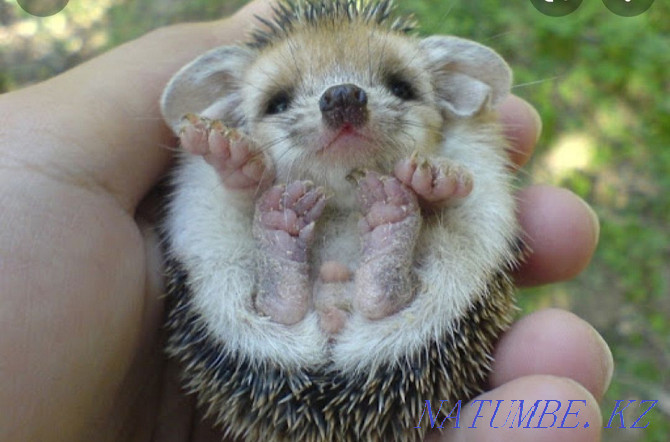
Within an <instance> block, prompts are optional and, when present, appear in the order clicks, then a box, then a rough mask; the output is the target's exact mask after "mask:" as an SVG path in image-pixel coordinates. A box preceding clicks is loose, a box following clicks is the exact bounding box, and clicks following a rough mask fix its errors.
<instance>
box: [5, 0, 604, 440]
mask: <svg viewBox="0 0 670 442" xmlns="http://www.w3.org/2000/svg"><path fill="white" fill-rule="evenodd" d="M263 13H267V3H266V2H264V1H256V2H253V3H251V4H249V5H248V6H247V7H246V8H244V9H243V10H242V11H240V12H239V13H238V14H237V15H236V16H235V17H233V18H230V19H225V20H223V21H221V22H217V23H207V24H197V25H180V26H174V27H170V28H165V29H162V30H159V31H156V32H153V33H150V34H148V35H146V36H145V37H143V38H141V39H138V40H136V41H134V42H131V43H129V44H126V45H124V46H121V47H119V48H117V49H115V50H113V51H111V52H109V53H107V54H105V55H103V56H101V57H98V58H96V59H94V60H92V61H90V62H88V63H85V64H83V65H81V66H80V67H78V68H76V69H73V70H71V71H69V72H67V73H65V74H63V75H61V76H58V77H56V78H53V79H52V80H49V81H47V82H44V83H41V84H38V85H36V86H32V87H30V88H26V89H23V90H20V91H17V92H14V93H11V94H6V95H4V96H2V97H0V121H2V122H3V124H2V129H0V140H1V142H0V206H1V207H2V208H3V210H2V212H1V213H0V225H2V226H3V228H2V230H1V231H0V250H1V251H2V255H0V305H1V306H2V308H1V309H0V370H1V374H2V376H0V379H1V381H0V382H1V383H2V387H1V388H0V409H2V410H3V413H1V414H0V440H16V441H21V440H40V441H50V440H54V441H55V440H58V441H60V440H73V441H74V440H82V439H86V440H88V439H92V438H94V439H95V440H103V441H104V440H138V441H139V440H150V439H152V440H157V441H162V440H170V441H173V440H174V441H178V440H184V441H185V440H191V441H204V440H217V438H218V440H220V436H219V435H217V434H216V433H215V432H213V431H212V430H211V429H209V427H208V424H207V422H205V423H204V424H203V423H200V419H199V417H198V416H197V412H195V411H194V402H193V400H192V399H191V398H187V397H185V396H184V395H183V393H182V392H181V391H180V389H179V387H178V385H177V383H176V378H175V376H174V373H175V371H174V367H173V365H172V363H171V362H168V363H166V362H165V361H164V357H163V355H162V350H161V349H162V340H161V335H160V330H161V321H162V298H161V294H162V286H161V276H160V257H159V254H158V251H157V247H156V239H155V236H154V235H153V234H152V230H151V229H150V228H148V227H147V225H148V223H147V221H146V215H147V213H150V210H148V209H147V208H148V206H149V204H148V203H147V201H146V197H147V194H148V193H149V192H150V190H151V189H152V187H154V185H155V184H156V182H157V181H158V179H159V178H160V177H161V175H162V174H164V172H165V171H166V169H167V168H168V166H169V163H170V157H171V155H170V150H169V149H168V148H166V146H171V145H172V144H173V136H172V135H171V133H170V132H169V130H168V129H167V128H166V127H165V126H164V124H163V122H162V119H161V117H160V113H159V110H158V97H159V95H160V93H161V91H162V89H163V87H164V85H165V83H166V82H167V80H168V78H169V77H170V76H171V75H172V74H173V73H174V72H175V71H176V70H177V69H178V68H179V67H181V66H182V65H183V64H185V63H186V62H187V61H189V60H190V59H192V58H194V57H195V56H197V55H199V54H201V53H202V52H204V51H205V50H207V49H209V48H211V47H214V46H218V45H221V44H227V43H230V42H233V41H235V40H236V39H237V38H239V37H240V36H242V35H244V30H245V29H246V27H247V26H248V25H249V23H250V22H251V21H253V18H252V17H253V14H263ZM501 114H502V118H503V120H504V122H505V124H506V127H507V128H508V135H509V136H510V138H513V140H514V146H515V150H514V152H513V153H512V157H513V159H514V161H515V162H516V163H517V164H519V165H521V164H523V163H524V162H525V161H526V159H527V158H528V156H529V155H530V153H531V151H532V149H533V145H534V144H535V139H536V134H537V132H538V131H539V125H538V123H537V122H536V120H535V119H534V117H533V116H532V113H531V111H530V110H529V108H528V107H527V105H526V104H523V103H522V102H521V101H520V100H519V99H517V98H510V99H509V100H508V101H507V102H506V103H505V105H504V106H503V108H502V109H501ZM519 198H520V209H519V213H520V215H519V216H520V219H521V222H522V225H523V227H524V229H525V231H526V232H527V233H528V236H529V242H530V245H531V247H532V248H533V250H534V253H533V255H531V257H530V258H529V260H528V262H527V263H526V264H525V266H524V268H523V269H522V270H521V271H520V272H519V274H518V281H519V282H520V283H521V284H540V283H546V282H552V281H557V280H562V279H567V278H570V277H572V276H574V275H575V274H577V273H578V272H579V271H581V270H582V269H583V267H584V266H585V265H586V264H587V262H588V260H589V259H590V256H591V254H592V252H593V250H594V248H595V244H596V241H597V221H596V220H595V219H594V218H593V217H592V215H591V213H590V212H589V210H588V209H587V208H586V206H585V205H584V204H582V203H581V202H580V200H578V199H577V198H576V197H575V196H574V195H572V194H571V193H569V192H567V191H565V190H559V189H555V188H551V187H531V188H528V189H525V190H522V191H520V193H519ZM568 238H569V241H567V240H566V239H568ZM519 353H521V355H522V356H523V358H522V357H521V356H520V355H519ZM611 365H612V362H611V356H610V355H609V352H608V350H607V349H606V346H605V344H604V342H603V341H602V339H601V338H600V337H599V336H598V335H597V333H596V332H595V331H594V330H593V329H592V328H591V327H590V326H589V325H588V324H586V323H585V322H583V321H581V320H579V319H578V318H576V317H574V316H573V315H571V314H569V313H565V312H560V311H546V312H539V313H535V314H532V315H529V316H528V317H526V318H524V319H522V320H520V321H519V322H518V323H516V324H515V325H514V326H513V328H512V329H511V330H510V332H509V333H507V334H506V335H505V336H504V337H503V339H502V340H501V342H500V345H499V346H498V349H497V351H496V363H495V367H494V374H493V376H492V381H491V383H492V387H493V388H494V389H493V390H492V391H490V392H488V393H486V396H487V397H500V398H507V399H510V398H511V399H519V398H529V399H530V398H531V397H536V398H542V399H547V398H551V399H559V400H560V399H562V398H571V399H585V400H587V401H588V404H589V406H588V407H586V408H584V409H583V410H582V414H580V420H583V421H585V420H588V421H589V422H591V427H590V428H589V429H587V430H583V429H581V430H580V431H579V432H577V431H576V430H575V431H572V430H559V431H558V432H557V433H552V430H537V431H532V430H528V429H519V430H514V431H509V432H507V431H505V430H501V429H490V428H486V427H487V425H484V426H483V427H482V429H481V430H480V432H473V431H459V432H454V433H453V434H452V433H450V432H446V433H445V434H444V435H443V436H442V437H445V438H449V437H455V438H456V439H451V440H467V437H473V436H474V437H476V438H477V440H485V439H484V435H483V434H482V432H489V433H490V436H486V437H489V438H495V440H503V439H502V438H507V437H508V433H509V437H510V438H512V437H513V438H514V439H515V440H524V438H526V439H528V440H554V439H556V440H566V438H569V439H571V440H597V439H598V430H597V429H598V426H599V419H600V416H599V412H598V408H597V405H596V404H595V399H598V398H600V397H601V395H602V393H603V391H604V390H605V389H606V386H607V384H608V382H609V377H610V375H611ZM481 422H488V421H486V420H485V419H482V420H481ZM503 431H505V432H504V433H502V432H503ZM538 433H539V434H538ZM552 434H553V435H552ZM459 437H460V438H462V439H458V438H459ZM551 437H553V439H551Z"/></svg>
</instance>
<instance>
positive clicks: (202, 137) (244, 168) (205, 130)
mask: <svg viewBox="0 0 670 442" xmlns="http://www.w3.org/2000/svg"><path fill="white" fill-rule="evenodd" d="M179 139H180V141H181V146H182V147H183V148H184V150H186V151H187V152H189V153H191V154H194V155H201V156H202V157H203V158H204V159H205V161H207V162H208V163H209V164H211V165H212V167H214V169H216V171H217V172H218V173H219V176H220V177H221V180H222V181H223V183H224V184H225V185H226V187H228V188H230V189H249V188H253V189H255V188H258V187H261V188H263V187H265V185H267V184H269V183H270V182H272V179H273V178H274V172H273V171H272V167H271V164H270V162H269V160H268V159H267V158H266V157H265V155H263V154H261V153H254V152H253V149H252V143H251V141H250V140H249V139H248V138H246V137H245V136H244V135H242V133H240V132H239V131H238V130H236V129H230V128H227V127H226V126H225V125H224V124H223V123H222V122H221V121H218V120H214V121H212V120H209V119H207V118H204V117H199V116H197V115H194V114H187V115H186V116H185V117H184V119H183V126H182V129H181V130H180V131H179Z"/></svg>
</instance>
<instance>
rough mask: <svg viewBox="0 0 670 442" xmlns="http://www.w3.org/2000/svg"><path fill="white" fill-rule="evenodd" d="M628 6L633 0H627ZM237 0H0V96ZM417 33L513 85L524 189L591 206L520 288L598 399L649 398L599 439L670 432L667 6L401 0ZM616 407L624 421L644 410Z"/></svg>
mask: <svg viewBox="0 0 670 442" xmlns="http://www.w3.org/2000/svg"><path fill="white" fill-rule="evenodd" d="M633 1H634V0H633ZM242 3H244V1H242V0H225V1H224V0H190V1H186V0H181V1H180V0H95V1H94V0H79V1H78V0H71V1H70V3H69V5H68V6H67V8H66V9H65V10H63V11H62V12H60V13H58V14H56V15H54V16H52V17H47V18H36V17H32V16H30V15H28V14H26V13H25V12H23V11H22V10H21V9H20V8H19V7H18V6H17V4H16V1H15V0H0V91H2V92H4V91H9V90H12V89H15V88H19V87H23V86H25V85H29V84H31V83H34V82H37V81H40V80H43V79H46V78H48V77H50V76H53V75H54V74H57V73H59V72H62V71H64V70H66V69H68V68H70V67H72V66H74V65H76V64H78V63H81V62H82V61H84V60H86V59H88V58H90V57H92V56H94V55H96V54H98V53H100V52H102V51H105V50H107V49H109V48H111V47H113V46H116V45H119V44H121V43H123V42H124V41H127V40H129V39H132V38H135V37H137V36H139V35H141V34H143V33H145V32H147V31H148V30H150V29H153V28H156V27H158V26H161V25H165V24H169V23H175V22H182V21H189V20H202V19H213V18H217V17H221V16H223V15H225V14H229V13H231V12H232V11H234V10H235V9H236V8H237V7H238V6H239V5H240V4H242ZM398 3H399V8H400V9H401V10H402V11H408V12H413V13H414V14H415V15H416V16H417V18H418V19H419V21H420V23H421V29H420V30H421V33H424V34H432V33H441V34H454V35H459V36H463V37H468V38H472V39H474V40H477V41H480V42H482V43H484V44H486V45H489V46H491V47H493V48H495V49H496V50H497V51H499V52H500V53H501V54H502V55H503V56H504V57H505V58H506V59H507V60H508V61H509V63H510V65H512V67H513V69H514V71H515V87H514V92H515V93H516V94H518V95H520V96H522V97H523V98H525V99H526V100H528V101H530V102H531V103H533V104H534V105H535V106H536V108H537V109H538V111H539V112H540V115H541V116H542V120H543V123H544V131H543V134H542V138H541V139H540V141H539V145H538V150H537V153H536V155H535V156H534V158H533V160H532V161H531V163H530V164H529V165H528V166H527V167H526V168H525V169H524V171H523V172H522V173H521V176H520V181H521V183H522V184H524V183H528V182H534V183H549V184H555V185H561V186H565V187H568V188H569V189H571V190H572V191H574V192H576V193H577V194H579V195H580V196H581V197H583V198H584V199H585V200H586V201H588V202H589V203H590V204H591V205H592V206H593V207H594V208H595V210H596V212H597V213H598V215H599V217H600V220H601V224H602V229H601V239H600V245H599V247H598V250H597V252H596V255H595V257H594V259H593V262H592V263H591V266H590V267H589V269H588V270H587V271H586V272H584V273H583V274H582V275H580V276H579V277H578V278H576V279H575V280H573V281H570V282H566V283H562V284H555V285H551V286H547V287H541V288H536V289H532V290H525V291H523V292H522V293H521V296H520V301H521V305H522V307H523V309H524V311H532V310H534V309H539V308H545V307H550V306H556V307H561V308H566V309H569V310H571V311H573V312H575V313H576V314H578V315H579V316H581V317H583V318H585V319H586V320H588V321H589V322H591V323H592V324H593V325H594V326H595V327H596V328H597V329H598V331H599V332H600V333H601V334H602V335H603V336H604V338H605V340H606V341H607V342H608V343H609V344H610V346H611V348H612V352H613V354H614V359H615V362H616V370H615V374H614V380H613V382H612V387H611V389H610V391H609V393H608V394H607V396H606V398H605V399H604V400H603V402H602V407H603V417H604V419H605V423H607V421H608V420H609V416H610V413H611V412H612V409H613V408H614V404H615V401H616V400H617V399H636V400H638V401H639V400H643V399H655V400H658V401H659V402H658V405H657V406H656V407H655V408H654V409H653V410H652V411H651V412H650V413H649V414H648V415H647V416H645V418H644V419H643V420H642V421H641V422H640V423H639V425H640V426H644V425H645V424H647V423H648V427H647V428H646V429H644V430H636V429H627V430H621V429H615V428H618V426H619V420H618V418H616V419H615V420H614V421H613V427H614V428H613V429H610V430H607V429H605V430H603V440H605V441H615V442H616V441H659V442H661V441H663V442H665V441H668V440H670V299H669V297H668V295H669V294H670V233H668V230H669V229H668V218H669V215H668V214H669V213H670V146H669V144H670V98H669V97H670V3H669V2H667V1H664V0H656V2H655V3H654V5H653V6H652V7H651V9H650V10H648V11H647V12H645V13H644V14H642V15H640V16H637V17H630V18H625V17H619V16H616V15H614V14H613V13H611V12H610V11H609V10H607V9H606V8H605V6H604V5H603V4H602V2H601V1H600V0H585V1H584V2H583V4H582V6H581V7H580V8H579V9H578V10H577V11H576V12H574V13H572V14H571V15H568V16H566V17H560V18H552V17H546V16H544V15H542V14H540V13H539V12H538V11H537V10H536V9H535V8H534V7H533V6H532V5H531V2H530V0H523V1H513V2H500V1H493V0H471V1H467V0H399V1H398ZM627 411H630V412H629V413H624V415H625V416H626V418H627V421H626V425H627V426H630V425H631V424H632V423H633V421H634V419H635V418H636V417H637V416H638V415H639V414H640V413H641V412H642V411H643V409H642V408H640V407H638V406H637V405H633V406H631V407H629V408H628V410H627Z"/></svg>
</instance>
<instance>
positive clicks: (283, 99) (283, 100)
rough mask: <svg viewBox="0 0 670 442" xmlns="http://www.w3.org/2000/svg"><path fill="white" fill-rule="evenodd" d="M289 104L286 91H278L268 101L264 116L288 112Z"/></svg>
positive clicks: (289, 99)
mask: <svg viewBox="0 0 670 442" xmlns="http://www.w3.org/2000/svg"><path fill="white" fill-rule="evenodd" d="M290 104H291V95H290V94H289V93H288V92H286V91H279V92H277V93H276V94H274V95H273V96H272V97H271V98H270V100H269V101H268V104H267V107H266V108H265V114H266V115H276V114H280V113H282V112H285V111H286V110H288V107H289V105H290Z"/></svg>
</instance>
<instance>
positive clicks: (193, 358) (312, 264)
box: [161, 0, 523, 442]
mask: <svg viewBox="0 0 670 442" xmlns="http://www.w3.org/2000/svg"><path fill="white" fill-rule="evenodd" d="M414 28H415V23H414V20H413V19H412V18H411V17H403V16H400V15H398V14H397V13H396V12H395V11H394V5H393V2H392V1H391V0H281V1H279V2H278V3H277V4H276V5H275V6H274V16H273V18H268V19H264V18H259V24H258V26H257V27H256V29H255V30H254V31H253V33H252V34H251V35H250V37H249V38H248V40H247V41H246V42H243V43H240V44H237V45H231V46H223V47H219V48H216V49H213V50H211V51H209V52H207V53H205V54H203V55H201V56H200V57H198V58H197V59H195V60H194V61H192V62H191V63H189V64H188V65H186V66H185V67H183V68H182V69H181V70H180V71H178V72H177V73H176V74H175V76H174V77H173V78H172V79H171V80H170V82H169V83H168V85H167V86H166V88H165V91H164V92H163V95H162V98H161V110H162V113H163V116H164V118H165V120H166V122H167V124H168V125H169V126H170V127H171V128H172V130H173V131H174V133H175V134H176V135H177V136H178V137H179V139H180V144H181V149H180V151H181V153H180V157H179V160H178V164H177V165H176V166H175V168H174V171H173V173H172V177H171V193H170V197H169V202H168V204H167V207H166V214H165V219H164V222H163V225H162V238H163V245H164V250H165V269H166V275H167V300H168V313H167V320H166V327H167V329H168V332H169V338H168V343H167V352H168V354H169V356H170V357H172V358H175V359H177V360H178V361H179V363H180V366H181V367H182V378H183V384H184V388H185V390H186V391H188V392H190V393H192V394H194V395H196V396H197V402H198V406H199V407H201V408H202V409H203V410H204V414H205V415H206V416H207V417H209V418H211V419H213V420H214V422H216V424H217V425H218V426H220V428H221V429H223V430H224V433H225V435H226V436H227V437H233V438H238V439H242V440H249V441H256V440H263V441H296V440H300V441H307V442H318V441H342V442H347V441H382V440H383V441H390V440H402V441H419V440H423V438H424V437H425V435H426V431H427V427H428V425H418V424H419V423H420V420H421V418H422V413H423V412H424V407H425V404H426V401H449V402H450V403H452V404H453V403H455V401H459V400H460V401H467V400H469V399H471V398H472V397H474V396H475V395H476V394H478V393H480V392H482V391H483V389H484V388H486V384H487V378H488V375H489V373H490V371H491V364H492V350H493V348H494V345H495V344H496V341H497V339H498V338H499V336H500V335H501V334H502V333H503V332H504V331H505V330H506V328H507V327H508V326H509V324H510V323H511V321H512V318H513V316H514V312H515V308H516V307H515V304H514V288H513V282H512V280H511V278H510V273H511V272H512V271H513V270H514V268H515V267H516V266H517V265H518V263H519V262H520V260H521V259H522V254H523V245H522V243H521V241H520V237H521V233H520V229H519V226H518V223H517V220H516V216H515V201H514V197H513V194H512V190H513V182H512V174H511V172H510V167H509V166H510V165H509V159H508V157H507V153H506V148H507V145H506V141H505V139H504V137H503V135H502V130H501V127H500V124H499V122H498V119H497V115H496V106H497V105H498V104H499V103H500V102H501V100H503V99H504V98H505V97H506V96H507V94H508V93H509V90H510V84H511V72H510V69H509V67H508V66H507V64H506V63H505V61H504V60H503V59H502V58H501V57H500V56H499V55H498V54H497V53H495V52H494V51H493V50H492V49H490V48H488V47H485V46H482V45H480V44H478V43H475V42H473V41H470V40H466V39H462V38H457V37H453V36H429V37H423V38H422V37H419V36H417V35H416V34H415V33H414ZM443 408H444V409H445V410H446V408H447V407H443ZM416 427H421V428H416Z"/></svg>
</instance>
